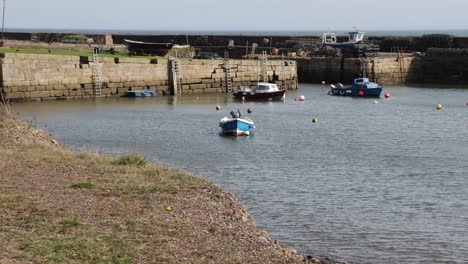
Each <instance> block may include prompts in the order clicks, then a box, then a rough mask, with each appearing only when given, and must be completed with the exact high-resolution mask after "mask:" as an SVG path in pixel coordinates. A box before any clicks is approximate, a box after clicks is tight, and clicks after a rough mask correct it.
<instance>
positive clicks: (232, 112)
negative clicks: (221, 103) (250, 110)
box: [230, 110, 239, 118]
mask: <svg viewBox="0 0 468 264" xmlns="http://www.w3.org/2000/svg"><path fill="white" fill-rule="evenodd" d="M230 114H231V116H232V118H238V117H239V115H238V113H237V112H236V111H234V110H232V111H231V112H230Z"/></svg>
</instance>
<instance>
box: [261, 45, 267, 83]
mask: <svg viewBox="0 0 468 264" xmlns="http://www.w3.org/2000/svg"><path fill="white" fill-rule="evenodd" d="M267 81H268V75H267V52H266V50H263V51H262V82H267Z"/></svg>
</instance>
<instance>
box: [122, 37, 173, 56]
mask: <svg viewBox="0 0 468 264" xmlns="http://www.w3.org/2000/svg"><path fill="white" fill-rule="evenodd" d="M124 42H125V45H126V46H127V49H128V52H129V53H130V54H131V55H156V56H165V55H166V54H167V53H168V52H169V51H170V50H171V49H172V47H173V46H174V43H152V42H143V41H136V40H129V39H124Z"/></svg>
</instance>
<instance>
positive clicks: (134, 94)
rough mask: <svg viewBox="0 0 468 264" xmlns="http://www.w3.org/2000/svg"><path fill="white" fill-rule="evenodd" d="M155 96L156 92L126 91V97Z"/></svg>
mask: <svg viewBox="0 0 468 264" xmlns="http://www.w3.org/2000/svg"><path fill="white" fill-rule="evenodd" d="M149 96H156V91H154V90H137V91H128V92H127V97H149Z"/></svg>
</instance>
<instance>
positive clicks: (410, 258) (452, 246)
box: [13, 84, 468, 263]
mask: <svg viewBox="0 0 468 264" xmlns="http://www.w3.org/2000/svg"><path fill="white" fill-rule="evenodd" d="M389 91H390V93H391V94H392V97H391V98H390V99H378V100H377V102H378V103H377V104H375V103H374V101H375V99H352V98H343V97H331V96H328V95H327V94H326V92H327V88H326V87H325V86H318V85H308V84H301V85H300V89H299V90H298V91H297V92H296V91H295V92H289V94H288V96H287V100H286V102H285V103H281V102H274V103H272V102H265V103H245V104H242V103H238V102H234V101H232V100H231V98H230V97H229V96H225V95H206V96H198V98H196V97H195V96H185V97H181V98H170V97H162V98H141V99H138V98H137V99H129V98H118V99H104V100H97V101H93V100H78V101H57V102H55V101H54V102H43V103H28V104H18V105H15V106H13V111H14V112H17V113H19V115H20V116H21V117H22V118H24V119H27V120H30V121H32V122H33V123H34V124H36V125H38V126H39V127H42V128H44V129H46V130H47V131H49V132H51V133H53V134H54V135H55V136H56V137H57V138H58V139H59V140H60V141H62V142H64V143H65V144H67V145H68V146H70V147H71V148H72V149H74V150H91V151H99V152H103V153H111V154H118V153H127V152H139V153H142V154H143V155H144V156H145V157H146V158H148V159H150V160H157V161H162V162H164V163H166V164H167V165H169V166H171V167H178V168H183V169H187V170H189V171H191V172H194V173H196V174H201V175H205V176H207V177H208V178H209V179H211V180H212V181H213V182H215V183H216V184H218V185H220V186H223V187H226V188H228V189H229V190H231V191H233V192H234V193H236V195H237V197H238V198H239V199H240V200H241V201H242V203H243V204H244V205H245V206H246V208H247V209H248V211H249V212H250V214H251V215H252V216H253V217H254V218H255V219H256V222H257V225H258V226H259V227H261V228H264V229H267V230H268V231H270V233H271V234H272V237H273V238H274V239H279V240H280V241H282V242H284V243H285V244H287V245H289V246H292V247H294V248H296V249H298V250H299V252H301V253H303V254H321V255H331V256H334V257H337V258H340V259H344V260H347V261H356V262H360V263H468V180H467V179H468V106H467V105H466V103H467V102H468V90H460V89H459V90H457V89H428V88H426V89H421V88H392V89H389ZM301 94H302V95H305V97H306V101H305V102H298V101H294V100H293V99H294V98H296V97H298V96H299V95H301ZM438 103H441V104H443V105H444V108H443V110H440V111H438V110H436V109H435V105H436V104H438ZM217 104H219V105H221V107H222V110H221V111H216V110H215V105H217ZM249 107H250V108H252V109H253V111H254V112H253V114H251V115H250V117H251V118H252V119H253V120H254V121H255V122H256V126H257V130H256V131H255V132H254V134H253V135H252V136H250V137H243V138H230V137H222V136H220V135H219V134H218V132H219V128H218V121H219V119H220V118H221V117H223V116H224V115H225V114H227V113H228V112H229V111H230V110H231V109H237V108H239V109H241V110H242V111H244V112H245V110H246V109H247V108H249ZM314 117H317V118H318V119H319V122H318V123H315V124H314V123H312V122H311V120H312V118H314Z"/></svg>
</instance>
